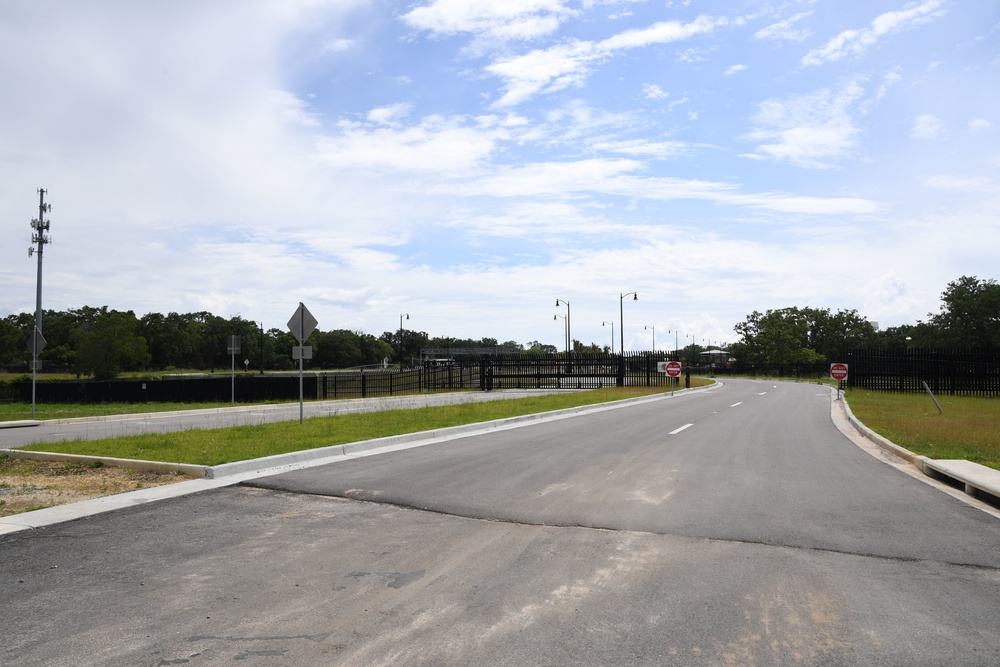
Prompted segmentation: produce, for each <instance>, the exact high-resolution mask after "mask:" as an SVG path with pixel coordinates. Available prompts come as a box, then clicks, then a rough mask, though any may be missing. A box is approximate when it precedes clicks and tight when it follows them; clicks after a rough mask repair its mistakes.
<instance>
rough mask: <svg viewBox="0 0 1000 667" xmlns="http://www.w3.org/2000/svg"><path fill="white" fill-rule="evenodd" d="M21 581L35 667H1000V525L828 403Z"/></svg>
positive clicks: (304, 505)
mask: <svg viewBox="0 0 1000 667" xmlns="http://www.w3.org/2000/svg"><path fill="white" fill-rule="evenodd" d="M0 576H2V578H3V581H4V582H5V584H4V588H3V590H4V600H3V604H2V605H0V627H3V628H4V641H3V643H2V646H0V664H11V665H47V666H51V665H74V666H76V665H130V666H132V665H182V664H183V665H210V664H230V663H238V664H241V665H358V666H360V665H365V666H369V665H472V664H475V665H570V664H572V665H900V666H902V665H906V666H910V665H994V664H1000V521H998V519H997V518H996V517H995V516H994V515H991V514H989V513H987V512H984V511H982V510H980V509H978V508H976V507H974V506H971V505H969V504H967V503H963V502H961V501H960V500H958V499H956V498H954V497H952V496H951V495H948V494H946V493H943V492H942V491H940V490H939V489H937V488H935V487H933V486H930V485H928V484H926V483H924V482H923V481H921V480H919V479H917V478H916V477H914V476H911V475H908V474H906V473H905V472H903V471H901V470H900V469H899V468H897V467H895V466H893V465H889V464H887V462H886V461H883V460H881V459H879V458H877V457H874V456H872V455H871V454H869V453H868V452H866V451H864V450H863V449H862V448H860V447H858V446H857V445H856V444H855V443H854V442H852V441H851V440H850V439H848V438H847V437H845V436H844V435H843V434H842V433H841V432H840V431H838V429H837V428H836V427H835V424H834V422H833V421H832V420H831V410H830V393H829V391H828V390H827V389H825V388H822V387H820V386H818V385H809V384H794V383H770V382H768V383H765V382H755V381H728V380H727V382H726V384H725V386H723V387H721V388H718V389H715V390H713V391H708V392H702V393H693V394H688V395H685V396H678V397H677V398H674V399H671V398H664V399H661V400H656V401H650V402H644V403H638V404H634V405H631V406H629V407H625V408H620V409H615V410H605V411H599V412H593V413H589V414H585V415H581V416H577V417H573V418H569V419H562V420H558V421H550V422H543V423H538V424H532V425H529V426H524V427H521V428H516V429H510V430H503V431H493V432H490V433H486V434H482V435H476V436H469V437H465V438H460V439H455V440H450V441H447V442H440V443H436V444H431V445H426V446H423V447H420V448H413V449H407V450H402V451H394V452H391V453H384V454H380V455H377V456H364V457H357V458H352V459H349V460H346V461H343V462H341V463H337V464H334V465H329V466H324V467H318V468H312V469H307V470H299V471H296V472H292V473H286V474H283V475H279V476H272V477H263V478H259V479H257V480H255V481H252V482H247V483H244V484H242V485H240V486H234V487H228V488H222V489H217V490H215V491H211V492H208V493H203V494H199V495H194V496H188V497H184V498H179V499H175V500H170V501H164V502H161V503H156V504H152V505H146V506H142V507H137V508H134V509H130V510H123V511H118V512H114V513H110V514H106V515H101V516H95V517H91V518H87V519H82V520H79V521H75V522H71V523H66V524H60V525H56V526H52V527H49V528H44V529H38V530H34V531H27V532H20V533H13V534H10V535H6V536H3V537H0Z"/></svg>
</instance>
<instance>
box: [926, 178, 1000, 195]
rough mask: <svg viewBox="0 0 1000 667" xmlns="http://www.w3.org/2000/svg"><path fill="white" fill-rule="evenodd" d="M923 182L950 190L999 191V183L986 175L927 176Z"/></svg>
mask: <svg viewBox="0 0 1000 667" xmlns="http://www.w3.org/2000/svg"><path fill="white" fill-rule="evenodd" d="M920 182H921V184H923V185H924V186H926V187H929V188H934V189H935V190H945V191H949V192H971V193H975V192H979V193H983V194H991V193H995V192H997V183H996V182H995V181H993V180H992V179H990V178H987V177H985V176H947V175H943V174H942V175H937V176H926V177H924V178H922V179H920Z"/></svg>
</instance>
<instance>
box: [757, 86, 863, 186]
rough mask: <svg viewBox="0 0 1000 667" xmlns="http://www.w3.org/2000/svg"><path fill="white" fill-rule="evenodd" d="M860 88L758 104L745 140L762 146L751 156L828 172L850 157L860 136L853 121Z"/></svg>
mask: <svg viewBox="0 0 1000 667" xmlns="http://www.w3.org/2000/svg"><path fill="white" fill-rule="evenodd" d="M863 94H864V89H863V88H862V87H861V86H860V85H859V84H858V83H857V82H850V83H848V84H846V85H844V86H842V87H841V88H839V89H836V90H835V89H828V88H827V89H822V90H820V91H818V92H815V93H812V94H808V95H799V96H794V97H791V98H789V99H787V100H777V99H771V100H767V101H765V102H763V103H761V104H760V105H759V106H758V111H757V113H756V114H755V115H754V118H753V121H754V124H755V125H756V127H755V128H754V129H753V130H752V131H750V132H749V133H748V134H747V135H746V138H747V139H749V140H750V141H763V142H766V143H762V144H759V145H758V146H757V148H756V151H755V154H754V157H757V158H764V157H766V158H770V159H773V160H777V161H788V162H790V163H792V164H794V165H796V166H799V167H807V168H826V167H829V166H831V164H832V163H833V162H834V161H837V160H841V159H843V158H845V157H848V156H849V155H850V154H851V153H852V152H853V150H854V147H855V145H856V142H857V137H858V134H859V131H858V129H857V128H856V127H855V125H854V122H853V120H852V112H853V111H854V107H855V105H856V104H857V103H858V101H859V100H860V99H861V98H862V96H863Z"/></svg>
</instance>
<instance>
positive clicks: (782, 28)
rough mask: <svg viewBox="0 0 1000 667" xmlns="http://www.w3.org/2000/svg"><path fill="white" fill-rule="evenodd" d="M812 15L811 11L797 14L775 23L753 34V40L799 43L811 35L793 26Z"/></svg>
mask: <svg viewBox="0 0 1000 667" xmlns="http://www.w3.org/2000/svg"><path fill="white" fill-rule="evenodd" d="M812 15H813V12H812V11H808V12H799V13H798V14H795V15H794V16H791V17H789V18H787V19H785V20H784V21H778V22H777V23H772V24H771V25H769V26H767V27H766V28H761V29H760V30H758V31H757V32H756V33H754V36H753V38H754V39H771V40H775V41H786V42H801V41H803V40H805V39H806V38H808V37H809V36H810V35H811V34H812V33H811V32H810V31H809V30H808V29H807V28H796V27H795V24H796V23H798V22H799V21H801V20H802V19H805V18H808V17H810V16H812Z"/></svg>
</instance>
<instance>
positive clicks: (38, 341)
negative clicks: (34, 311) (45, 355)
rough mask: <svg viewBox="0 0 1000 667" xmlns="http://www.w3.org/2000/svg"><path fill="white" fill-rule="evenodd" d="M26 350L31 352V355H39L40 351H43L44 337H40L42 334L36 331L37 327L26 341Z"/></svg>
mask: <svg viewBox="0 0 1000 667" xmlns="http://www.w3.org/2000/svg"><path fill="white" fill-rule="evenodd" d="M28 349H29V350H31V353H32V354H41V353H42V350H44V349H45V337H44V336H42V332H41V331H39V330H38V327H35V331H34V333H32V334H31V338H29V339H28Z"/></svg>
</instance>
